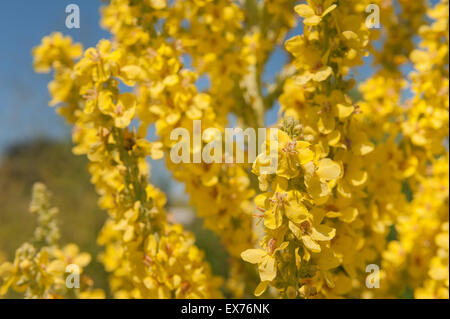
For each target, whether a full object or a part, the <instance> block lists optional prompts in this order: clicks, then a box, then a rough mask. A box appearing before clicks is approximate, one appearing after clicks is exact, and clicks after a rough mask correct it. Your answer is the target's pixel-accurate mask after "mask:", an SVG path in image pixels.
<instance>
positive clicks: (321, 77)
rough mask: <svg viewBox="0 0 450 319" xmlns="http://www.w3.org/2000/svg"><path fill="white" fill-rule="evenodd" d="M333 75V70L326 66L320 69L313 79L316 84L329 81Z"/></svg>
mask: <svg viewBox="0 0 450 319" xmlns="http://www.w3.org/2000/svg"><path fill="white" fill-rule="evenodd" d="M331 74H333V69H332V68H331V67H329V66H325V67H323V68H321V69H319V70H318V71H317V72H314V73H313V75H312V78H313V80H314V81H316V82H322V81H325V80H326V79H328V77H329V76H330V75H331Z"/></svg>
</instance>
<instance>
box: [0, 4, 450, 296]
mask: <svg viewBox="0 0 450 319" xmlns="http://www.w3.org/2000/svg"><path fill="white" fill-rule="evenodd" d="M297 2H298V1H293V0H267V1H252V0H248V1H227V0H217V1H213V0H183V1H181V0H180V1H165V0H151V1H150V0H148V1H134V0H110V1H109V2H108V4H107V5H105V6H104V7H103V8H102V20H101V23H102V26H103V27H104V28H106V29H107V30H108V31H109V32H110V33H111V34H112V38H111V39H110V40H107V39H103V40H101V41H99V42H98V44H97V45H96V46H95V47H92V48H88V49H86V50H83V49H82V48H81V45H79V44H75V43H72V40H71V39H70V38H69V37H63V36H62V35H61V34H59V33H55V34H52V35H50V36H48V37H45V38H44V39H43V40H42V43H41V45H40V46H38V47H36V48H35V49H34V50H33V55H34V59H35V60H34V66H35V69H36V71H38V72H49V71H51V70H52V71H53V72H54V79H53V81H52V82H51V83H50V84H49V91H50V94H51V98H52V100H51V102H50V105H52V106H58V108H57V112H58V113H59V114H60V115H61V116H63V117H64V118H65V119H66V120H67V121H68V122H69V123H70V124H71V125H72V126H73V141H74V148H73V151H74V153H75V154H82V155H86V156H87V157H88V159H89V161H90V163H89V172H90V173H91V181H92V183H93V184H94V185H95V187H96V190H97V193H98V195H99V197H100V199H99V206H100V207H101V208H102V209H104V210H106V211H107V212H108V214H109V217H108V220H107V221H106V223H105V226H104V227H103V229H102V231H101V233H100V235H99V237H98V243H99V244H100V245H102V246H104V252H103V253H102V254H101V256H100V259H101V260H102V262H103V264H104V266H105V269H106V270H107V271H108V272H109V273H110V274H111V276H110V287H111V292H112V294H113V296H114V297H117V298H216V297H217V298H218V297H222V291H221V290H220V289H219V288H220V287H221V285H222V282H223V281H222V279H221V278H218V277H216V276H214V275H213V274H212V272H211V269H210V266H209V265H208V263H207V262H206V261H205V258H204V254H203V252H202V251H201V250H199V249H198V248H197V247H196V246H195V239H194V236H193V235H192V234H191V233H189V232H186V231H184V230H183V228H182V226H181V225H179V224H176V223H173V222H171V221H170V220H169V219H168V218H167V213H166V208H165V205H166V198H165V195H164V194H163V193H162V192H161V191H159V190H158V189H157V188H155V187H154V186H153V185H152V184H151V182H150V180H151V178H150V172H149V164H148V162H147V159H148V157H150V158H152V159H154V160H158V159H161V158H163V157H164V156H165V155H167V154H168V153H169V152H170V151H171V149H172V147H173V146H174V145H175V142H176V141H174V140H172V132H174V130H175V129H180V128H182V129H186V130H187V131H188V132H190V133H193V127H194V125H193V124H194V121H201V123H202V127H204V128H215V129H217V130H218V131H219V132H221V133H223V132H224V131H225V128H226V126H227V125H230V124H229V123H234V122H236V123H237V125H239V126H240V127H242V128H258V127H263V126H264V117H265V114H266V112H267V111H268V110H270V109H271V108H272V107H273V106H274V105H275V104H277V103H278V104H279V106H280V110H281V119H280V121H279V125H278V127H279V130H278V131H275V130H274V131H271V133H270V134H276V139H272V138H271V137H273V136H270V134H269V136H268V138H267V139H266V140H267V142H266V143H265V148H263V149H264V150H265V151H263V152H262V153H260V154H259V155H258V157H257V158H256V161H255V162H254V163H253V166H252V167H249V165H246V164H236V163H235V162H233V163H226V162H227V161H225V160H223V161H217V162H213V163H195V162H194V163H174V162H173V161H172V160H171V158H170V157H169V156H166V166H167V168H168V169H169V170H170V171H171V172H172V174H173V177H174V178H175V179H176V180H177V181H179V182H182V183H183V184H184V185H185V189H186V192H187V193H188V195H189V196H190V202H191V204H192V205H193V206H194V207H195V209H196V210H197V214H198V216H200V217H201V218H203V219H204V224H205V226H206V227H207V228H209V229H211V230H213V231H214V232H215V233H216V234H217V235H219V237H220V239H221V241H222V244H223V246H224V247H225V249H226V250H227V251H228V253H229V255H230V263H229V268H230V275H229V280H228V281H227V282H226V283H225V287H226V288H227V289H228V290H229V291H228V292H227V293H230V294H231V295H232V296H238V297H242V296H247V290H248V287H251V288H252V289H251V290H253V288H254V287H255V286H256V289H255V291H254V294H255V295H256V296H260V295H263V294H265V296H278V297H282V298H341V297H350V298H358V297H365V298H370V297H399V296H402V295H404V294H405V292H407V291H408V289H412V290H413V292H414V295H415V297H418V298H420V297H436V298H448V192H449V188H448V187H449V185H448V174H449V172H448V160H449V153H448V114H449V109H448V94H449V92H448V85H449V82H448V0H441V1H440V2H439V3H438V4H437V5H436V6H434V7H430V6H429V5H428V4H426V3H425V1H416V2H414V4H412V3H410V1H406V0H400V1H398V5H394V4H393V3H392V2H391V1H383V0H376V1H369V0H345V1H343V0H308V1H306V3H305V2H302V3H300V4H297ZM373 2H374V3H375V4H376V5H378V7H379V8H380V10H381V16H380V17H381V22H382V24H383V29H381V30H374V29H369V26H368V24H367V12H366V8H367V7H368V6H369V5H371V4H373ZM298 22H299V23H300V24H299V25H300V26H301V27H302V29H301V30H297V27H295V26H296V25H297V23H298ZM292 30H294V31H295V33H294V34H298V33H299V32H298V31H301V32H300V34H298V35H294V36H292V37H290V38H289V39H287V40H286V39H285V37H286V36H287V35H288V34H290V35H291V34H292V33H290V31H292ZM417 35H419V36H420V43H418V44H416V42H417V41H416V38H415V37H416V36H417ZM283 45H284V48H285V49H286V51H287V53H288V58H287V62H286V64H285V65H284V66H283V67H282V69H281V71H280V73H279V74H278V76H277V77H275V78H274V79H273V80H268V79H267V78H268V77H267V75H266V71H267V68H268V63H269V60H270V58H271V56H272V55H273V54H274V51H275V49H276V48H279V47H282V46H283ZM370 54H372V55H373V57H374V59H373V67H374V69H375V70H376V72H374V74H373V75H371V76H370V77H369V78H368V79H367V80H365V81H364V82H363V83H361V84H360V85H359V86H356V81H355V76H354V73H355V72H357V69H358V67H361V66H362V65H364V64H365V63H366V58H367V57H369V55H370ZM409 63H410V64H411V65H412V66H413V69H414V70H413V71H412V72H411V73H410V74H409V78H406V77H405V75H404V66H406V65H407V64H409ZM358 90H359V92H358ZM406 90H408V92H406ZM405 93H409V95H410V96H412V97H411V98H409V99H408V98H405V95H406V94H405ZM235 119H236V121H234V120H235ZM153 128H154V129H155V132H156V138H155V139H153V140H150V139H149V138H148V137H149V135H151V134H150V132H152V129H153ZM273 132H276V133H273ZM192 135H193V134H191V136H192ZM216 138H218V137H217V136H215V135H212V134H203V135H202V138H201V143H200V144H201V146H203V145H205V144H208V143H210V142H211V141H214V140H215V139H216ZM445 141H447V145H446V144H445ZM236 144H237V143H236ZM197 146H198V145H197ZM197 146H196V145H195V144H194V143H192V144H189V146H188V149H189V153H190V156H191V157H195V156H197V155H198V154H199V152H201V149H200V150H199V149H197ZM236 147H237V145H236ZM273 154H275V155H273ZM274 156H275V157H274ZM275 162H276V163H277V167H276V170H275V171H271V170H268V169H267V168H268V167H269V166H271V164H273V163H275ZM258 189H259V190H258ZM33 203H34V204H33V205H32V207H33V209H32V211H36V212H38V214H39V216H41V214H43V213H41V211H46V212H47V213H45V214H44V215H42V216H41V217H40V222H41V225H40V226H39V228H38V229H37V230H36V233H35V237H36V240H37V242H39V243H45V245H51V246H53V245H54V243H55V241H56V240H57V238H58V236H59V234H58V231H57V228H56V226H55V224H54V222H53V221H52V220H53V219H52V216H53V215H54V212H53V211H52V210H49V209H47V207H44V208H42V207H41V206H39V205H40V204H39V201H33ZM258 240H259V246H260V247H261V248H258V247H256V246H257V242H258ZM39 245H41V244H39ZM39 249H41V250H39ZM69 250H70V251H72V253H71V254H72V255H73V254H75V252H76V249H75V248H74V247H72V246H70V248H69ZM57 255H58V254H56V253H53V252H52V250H49V249H44V248H36V247H34V246H30V245H28V244H26V245H24V246H23V247H22V248H21V249H20V250H19V251H18V253H17V257H16V259H17V261H16V262H15V266H13V265H11V264H4V266H2V268H1V270H2V271H1V274H2V275H3V277H5V278H6V284H4V286H3V287H8V286H11V285H12V286H13V287H14V288H15V289H16V288H17V289H27V296H30V297H48V296H50V295H51V294H56V293H57V292H56V291H57V290H58V289H56V288H54V287H55V285H58V284H59V283H60V280H59V279H58V278H61V277H60V275H59V273H58V272H57V271H56V270H55V271H53V272H51V273H50V274H47V273H45V275H44V274H42V271H43V270H42V269H46V270H47V271H49V269H52V270H53V269H56V268H58V267H56V266H50V265H53V262H52V260H54V259H56V260H58V257H57ZM82 255H83V254H82ZM24 260H26V261H28V262H24ZM244 261H245V262H249V263H251V264H255V265H257V266H256V267H249V265H248V264H247V263H245V262H244ZM47 263H48V266H46V267H45V268H42V267H41V268H39V264H47ZM80 263H81V264H83V265H84V264H85V263H83V262H82V261H80ZM369 264H377V265H379V266H380V268H381V283H380V286H381V288H380V289H377V290H373V289H368V287H366V286H365V279H366V275H367V274H366V266H367V265H369ZM5 265H6V266H5ZM256 270H257V272H258V275H256V272H255V273H253V271H256ZM24 276H25V277H24ZM255 277H259V282H260V283H259V284H257V283H254V278H255ZM24 278H25V279H24ZM23 282H25V283H26V284H23ZM4 289H6V288H4ZM22 291H23V290H22ZM61 295H63V294H61ZM84 296H85V295H82V293H80V294H79V295H78V297H84ZM86 296H87V295H86Z"/></svg>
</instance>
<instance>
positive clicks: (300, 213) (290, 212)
mask: <svg viewBox="0 0 450 319" xmlns="http://www.w3.org/2000/svg"><path fill="white" fill-rule="evenodd" d="M285 214H286V217H287V218H289V219H290V220H292V221H293V222H294V223H301V222H302V221H304V220H305V219H306V218H307V214H308V209H306V207H305V205H303V204H301V203H297V202H290V203H289V205H287V206H286V208H285Z"/></svg>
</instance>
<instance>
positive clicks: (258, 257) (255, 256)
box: [241, 249, 267, 264]
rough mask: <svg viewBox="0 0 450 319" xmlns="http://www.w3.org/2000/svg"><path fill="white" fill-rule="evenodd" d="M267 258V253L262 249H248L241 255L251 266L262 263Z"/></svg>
mask: <svg viewBox="0 0 450 319" xmlns="http://www.w3.org/2000/svg"><path fill="white" fill-rule="evenodd" d="M265 256H267V252H265V251H264V250H262V249H247V250H246V251H243V252H242V253H241V258H242V259H243V260H245V261H246V262H249V263H251V264H258V263H260V262H262V260H263V258H264V257H265Z"/></svg>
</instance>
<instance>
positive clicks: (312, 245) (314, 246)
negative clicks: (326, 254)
mask: <svg viewBox="0 0 450 319" xmlns="http://www.w3.org/2000/svg"><path fill="white" fill-rule="evenodd" d="M302 241H303V244H304V245H305V246H306V248H308V249H309V250H311V251H312V252H313V253H320V250H321V249H320V245H319V244H318V243H316V242H315V241H314V240H313V239H312V238H311V237H310V236H308V235H303V236H302Z"/></svg>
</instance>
